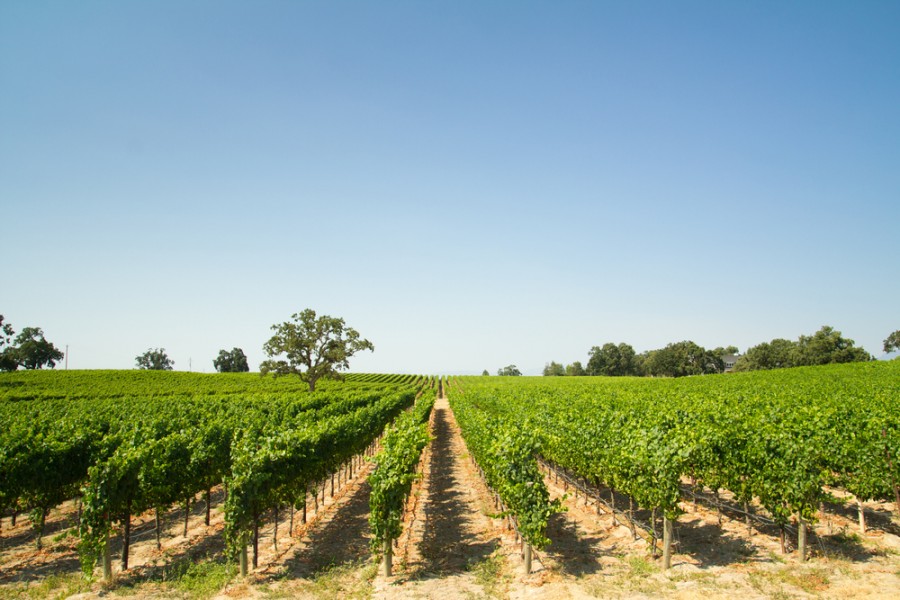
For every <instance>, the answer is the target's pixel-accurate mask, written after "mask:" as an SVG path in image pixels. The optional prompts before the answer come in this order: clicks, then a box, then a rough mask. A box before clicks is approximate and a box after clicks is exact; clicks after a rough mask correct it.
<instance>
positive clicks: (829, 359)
mask: <svg viewBox="0 0 900 600" xmlns="http://www.w3.org/2000/svg"><path fill="white" fill-rule="evenodd" d="M897 349H900V331H895V332H894V333H892V334H891V335H890V336H888V338H887V339H886V340H885V341H884V351H885V352H891V351H892V350H897ZM738 352H739V351H738V349H737V348H736V347H735V346H726V347H718V348H714V349H712V350H707V349H705V348H703V347H702V346H700V345H698V344H696V343H694V342H692V341H682V342H675V343H672V344H669V345H667V346H666V347H665V348H660V349H657V350H649V351H647V352H643V353H641V354H638V353H636V352H635V350H634V348H633V347H631V346H630V345H629V344H625V343H621V344H613V343H606V344H604V345H603V346H594V347H593V348H591V350H590V352H589V353H588V363H587V366H586V367H582V365H581V363H580V362H577V361H576V362H574V363H572V364H570V365H567V366H565V367H563V365H562V364H560V363H557V362H550V363H547V364H546V365H545V366H544V375H545V376H563V375H567V376H573V375H594V376H597V375H601V376H608V377H623V376H638V377H639V376H651V377H684V376H687V375H707V374H714V373H723V372H724V371H725V361H724V360H723V359H724V358H725V357H728V356H736V357H737V360H736V362H735V364H734V370H735V371H756V370H762V369H779V368H787V367H799V366H809V365H824V364H830V363H845V362H858V361H867V360H873V357H872V356H871V355H870V354H869V353H868V352H866V351H865V350H864V349H862V348H859V347H857V346H856V345H855V342H854V341H853V340H851V339H847V338H844V337H843V336H842V335H841V332H840V331H837V330H835V329H834V328H833V327H830V326H828V325H826V326H823V327H822V328H821V329H820V330H819V331H817V332H816V333H814V334H813V335H808V336H807V335H801V336H800V338H799V339H798V340H797V341H795V342H792V341H789V340H784V339H775V340H772V341H771V342H763V343H762V344H759V345H757V346H753V347H752V348H750V349H749V350H747V352H746V353H745V354H744V355H742V356H738Z"/></svg>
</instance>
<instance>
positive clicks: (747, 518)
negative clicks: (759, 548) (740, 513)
mask: <svg viewBox="0 0 900 600" xmlns="http://www.w3.org/2000/svg"><path fill="white" fill-rule="evenodd" d="M744 525H746V526H747V535H751V536H752V535H753V524H752V523H751V522H750V503H749V502H747V501H746V500H745V501H744Z"/></svg>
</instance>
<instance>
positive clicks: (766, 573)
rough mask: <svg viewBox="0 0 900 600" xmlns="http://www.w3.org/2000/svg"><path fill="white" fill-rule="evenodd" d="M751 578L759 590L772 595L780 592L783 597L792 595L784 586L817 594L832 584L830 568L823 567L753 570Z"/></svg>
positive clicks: (751, 583) (754, 586) (751, 581)
mask: <svg viewBox="0 0 900 600" xmlns="http://www.w3.org/2000/svg"><path fill="white" fill-rule="evenodd" d="M749 578H750V585H752V586H753V588H754V589H756V590H757V591H759V592H761V593H763V594H766V595H768V596H770V597H775V596H774V594H779V595H780V596H781V597H783V598H790V597H792V596H791V594H790V591H789V590H786V589H784V586H790V587H793V588H799V589H801V590H803V591H804V592H806V593H807V594H813V595H817V594H819V593H820V592H824V591H826V590H827V589H828V586H829V585H830V584H831V581H830V579H829V577H828V570H827V569H825V568H823V567H812V568H798V567H787V568H779V569H773V570H768V569H766V570H759V571H753V572H751V573H750V574H749ZM772 588H775V589H772Z"/></svg>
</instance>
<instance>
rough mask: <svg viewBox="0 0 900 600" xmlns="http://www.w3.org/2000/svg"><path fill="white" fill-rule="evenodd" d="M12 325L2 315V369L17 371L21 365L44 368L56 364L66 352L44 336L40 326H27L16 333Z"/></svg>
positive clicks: (0, 365) (0, 339) (0, 344)
mask: <svg viewBox="0 0 900 600" xmlns="http://www.w3.org/2000/svg"><path fill="white" fill-rule="evenodd" d="M14 333H15V332H14V331H13V328H12V325H10V324H9V323H4V322H3V315H0V371H15V370H16V369H18V368H19V367H25V368H26V369H42V368H44V367H50V368H51V369H52V368H54V367H55V366H56V363H58V362H59V361H61V360H62V359H63V357H64V354H63V353H62V352H61V351H60V350H59V348H57V347H56V346H54V345H53V344H51V343H50V342H48V341H47V340H46V339H45V338H44V332H43V331H42V330H41V328H40V327H26V328H25V329H23V330H22V331H21V332H20V333H19V335H17V336H16V337H15V339H13V338H12V336H13V335H14Z"/></svg>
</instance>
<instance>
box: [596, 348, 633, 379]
mask: <svg viewBox="0 0 900 600" xmlns="http://www.w3.org/2000/svg"><path fill="white" fill-rule="evenodd" d="M589 354H590V360H588V364H587V374H588V375H608V376H613V377H615V376H623V375H638V374H639V371H638V363H637V359H636V355H635V352H634V348H632V347H631V346H629V345H628V344H624V343H622V344H619V345H618V346H616V345H615V344H612V343H607V344H603V347H602V348H599V347H597V346H594V347H593V348H591V351H590V353H589Z"/></svg>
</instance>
